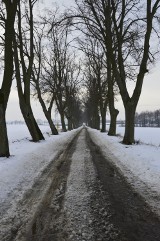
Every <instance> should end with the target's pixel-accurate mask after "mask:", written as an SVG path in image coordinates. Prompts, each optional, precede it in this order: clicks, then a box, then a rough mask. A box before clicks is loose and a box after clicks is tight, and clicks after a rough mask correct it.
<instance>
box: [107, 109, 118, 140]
mask: <svg viewBox="0 0 160 241" xmlns="http://www.w3.org/2000/svg"><path fill="white" fill-rule="evenodd" d="M118 114H119V111H118V110H117V109H115V108H113V109H110V118H111V120H110V126H109V131H108V135H109V136H115V135H116V122H117V116H118Z"/></svg>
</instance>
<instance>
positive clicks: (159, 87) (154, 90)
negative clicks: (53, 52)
mask: <svg viewBox="0 0 160 241" xmlns="http://www.w3.org/2000/svg"><path fill="white" fill-rule="evenodd" d="M55 2H57V3H58V4H59V5H60V6H63V5H65V6H67V7H70V6H73V5H74V0H66V1H65V0H57V1H51V0H40V3H39V6H37V10H38V9H41V6H42V3H43V5H45V6H46V7H50V8H51V7H52V6H54V3H55ZM133 86H134V82H129V83H128V89H129V90H130V92H131V91H132V89H133ZM159 92H160V63H157V64H156V66H154V67H153V68H152V69H151V70H150V72H149V74H147V75H146V76H145V79H144V85H143V89H142V94H141V97H140V100H139V103H138V107H137V112H141V111H144V110H156V109H160V93H159ZM32 106H33V111H34V113H35V117H36V118H40V119H45V117H44V114H43V112H42V110H41V107H40V105H39V104H38V101H33V102H32ZM116 107H117V108H118V109H119V111H120V114H119V117H118V119H124V108H123V105H122V101H121V98H120V96H119V97H118V102H117V103H116ZM6 117H7V120H8V121H10V120H17V119H18V120H19V119H23V118H22V116H21V113H20V109H19V104H18V96H17V91H16V87H13V88H12V92H11V96H10V99H9V104H8V108H7V116H6Z"/></svg>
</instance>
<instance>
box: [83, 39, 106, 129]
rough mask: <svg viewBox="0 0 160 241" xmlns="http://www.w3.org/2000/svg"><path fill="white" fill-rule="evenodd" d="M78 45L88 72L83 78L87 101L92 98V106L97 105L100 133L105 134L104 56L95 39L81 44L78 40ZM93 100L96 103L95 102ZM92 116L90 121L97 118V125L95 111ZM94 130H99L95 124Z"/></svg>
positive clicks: (86, 40)
mask: <svg viewBox="0 0 160 241" xmlns="http://www.w3.org/2000/svg"><path fill="white" fill-rule="evenodd" d="M79 44H80V46H81V47H80V49H81V50H82V51H83V52H84V54H85V56H86V57H85V58H86V61H87V62H86V63H85V66H86V67H85V72H86V70H87V69H88V72H86V73H87V76H86V74H85V75H84V76H86V82H87V81H89V83H88V84H87V85H86V86H87V88H88V92H90V95H89V96H90V98H89V99H90V101H91V98H93V102H94V105H97V108H96V110H97V111H98V112H100V114H101V121H102V128H101V131H102V132H105V131H106V111H107V105H108V94H107V92H108V83H107V69H106V59H105V54H104V51H103V49H102V47H101V45H100V43H99V41H97V39H95V38H93V37H90V36H88V37H87V38H85V40H84V41H83V42H82V40H79ZM90 81H94V82H95V83H94V84H93V83H90ZM89 88H91V89H92V90H89ZM93 88H95V91H93ZM93 92H94V93H95V96H94V95H93V94H91V93H93ZM89 99H88V100H89ZM95 99H96V100H97V101H95ZM88 104H89V103H88ZM92 108H93V107H92ZM90 113H91V112H90ZM93 115H95V118H94V117H93V116H92V119H96V117H97V121H96V122H95V123H98V122H99V115H98V113H96V112H95V110H94V111H93ZM96 128H98V129H99V127H98V126H97V124H96Z"/></svg>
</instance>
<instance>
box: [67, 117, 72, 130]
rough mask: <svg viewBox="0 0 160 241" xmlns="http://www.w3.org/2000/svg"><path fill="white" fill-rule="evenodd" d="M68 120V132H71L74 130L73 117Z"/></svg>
mask: <svg viewBox="0 0 160 241" xmlns="http://www.w3.org/2000/svg"><path fill="white" fill-rule="evenodd" d="M67 120H68V130H69V131H71V130H73V127H72V118H71V117H68V118H67Z"/></svg>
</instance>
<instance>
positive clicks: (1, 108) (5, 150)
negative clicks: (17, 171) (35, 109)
mask: <svg viewBox="0 0 160 241" xmlns="http://www.w3.org/2000/svg"><path fill="white" fill-rule="evenodd" d="M3 2H4V4H5V9H6V19H5V34H4V37H5V42H4V43H5V47H4V75H3V82H2V87H1V89H0V157H1V156H6V157H9V156H10V153H9V142H8V136H7V127H6V118H5V114H6V108H7V103H8V99H9V95H10V90H11V85H12V77H13V51H12V41H13V35H14V22H15V15H16V10H17V4H18V2H19V0H17V1H3Z"/></svg>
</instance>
